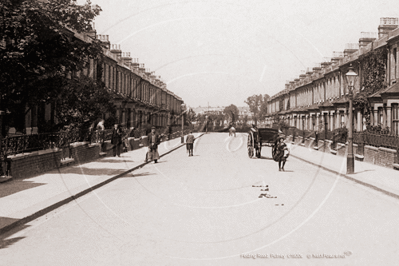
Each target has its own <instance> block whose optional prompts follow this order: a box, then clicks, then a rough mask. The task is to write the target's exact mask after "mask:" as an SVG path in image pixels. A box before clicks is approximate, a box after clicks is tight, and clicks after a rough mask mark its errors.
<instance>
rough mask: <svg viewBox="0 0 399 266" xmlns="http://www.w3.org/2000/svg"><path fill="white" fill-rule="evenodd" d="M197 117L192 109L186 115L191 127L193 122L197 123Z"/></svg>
mask: <svg viewBox="0 0 399 266" xmlns="http://www.w3.org/2000/svg"><path fill="white" fill-rule="evenodd" d="M195 117H196V114H195V112H194V110H193V109H192V108H190V109H189V110H188V111H187V113H186V115H185V121H187V122H188V123H189V125H191V124H192V122H194V121H195Z"/></svg>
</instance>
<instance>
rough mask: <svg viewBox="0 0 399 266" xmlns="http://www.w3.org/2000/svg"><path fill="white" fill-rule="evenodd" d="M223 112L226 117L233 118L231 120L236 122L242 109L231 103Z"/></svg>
mask: <svg viewBox="0 0 399 266" xmlns="http://www.w3.org/2000/svg"><path fill="white" fill-rule="evenodd" d="M223 113H224V115H225V117H226V118H228V119H231V122H232V123H234V122H235V121H236V120H238V116H239V114H240V111H239V110H238V108H237V106H235V105H234V104H231V105H229V106H227V107H225V108H224V110H223Z"/></svg>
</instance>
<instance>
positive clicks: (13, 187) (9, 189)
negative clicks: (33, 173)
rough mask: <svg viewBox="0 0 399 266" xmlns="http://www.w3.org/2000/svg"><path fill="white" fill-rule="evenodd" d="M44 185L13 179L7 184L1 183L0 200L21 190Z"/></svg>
mask: <svg viewBox="0 0 399 266" xmlns="http://www.w3.org/2000/svg"><path fill="white" fill-rule="evenodd" d="M42 185H45V184H44V183H35V182H33V181H29V180H28V178H26V179H14V180H10V181H8V182H5V183H2V184H1V186H0V198H3V197H7V196H9V195H11V194H14V193H17V192H21V191H23V190H27V189H31V188H35V187H38V186H42Z"/></svg>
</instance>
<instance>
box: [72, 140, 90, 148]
mask: <svg viewBox="0 0 399 266" xmlns="http://www.w3.org/2000/svg"><path fill="white" fill-rule="evenodd" d="M88 144H90V143H89V142H88V141H83V142H74V143H71V144H69V145H70V146H72V147H75V148H76V147H79V146H85V145H88Z"/></svg>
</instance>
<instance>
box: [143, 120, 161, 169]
mask: <svg viewBox="0 0 399 266" xmlns="http://www.w3.org/2000/svg"><path fill="white" fill-rule="evenodd" d="M160 143H161V139H160V136H159V135H158V134H157V133H155V127H152V128H151V132H150V133H149V134H148V152H147V158H146V161H148V160H149V161H154V163H157V161H158V160H159V153H158V145H159V144H160Z"/></svg>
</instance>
